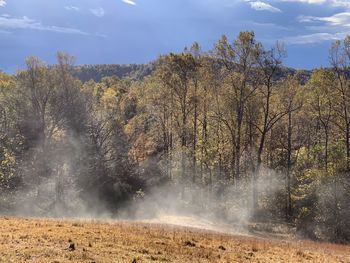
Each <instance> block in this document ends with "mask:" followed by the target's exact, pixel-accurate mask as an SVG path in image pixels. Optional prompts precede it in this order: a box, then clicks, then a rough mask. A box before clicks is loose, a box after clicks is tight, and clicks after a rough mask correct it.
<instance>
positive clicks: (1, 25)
mask: <svg viewBox="0 0 350 263" xmlns="http://www.w3.org/2000/svg"><path fill="white" fill-rule="evenodd" d="M1 29H4V30H11V29H12V30H14V29H31V30H39V31H51V32H57V33H64V34H76V35H90V34H89V33H86V32H84V31H81V30H79V29H75V28H69V27H59V26H46V25H43V24H42V23H41V22H38V21H36V20H34V19H30V18H28V17H26V16H24V17H22V18H15V17H9V16H8V15H5V16H0V30H1Z"/></svg>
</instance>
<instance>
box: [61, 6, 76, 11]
mask: <svg viewBox="0 0 350 263" xmlns="http://www.w3.org/2000/svg"><path fill="white" fill-rule="evenodd" d="M64 8H65V9H66V10H68V11H76V12H79V11H80V8H79V7H76V6H65V7H64Z"/></svg>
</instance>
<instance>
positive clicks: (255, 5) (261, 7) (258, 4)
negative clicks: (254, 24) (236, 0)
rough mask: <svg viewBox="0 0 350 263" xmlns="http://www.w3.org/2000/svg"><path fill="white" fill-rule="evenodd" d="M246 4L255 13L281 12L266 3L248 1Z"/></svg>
mask: <svg viewBox="0 0 350 263" xmlns="http://www.w3.org/2000/svg"><path fill="white" fill-rule="evenodd" d="M248 3H249V4H250V7H251V8H253V9H254V10H257V11H270V12H272V13H279V12H281V10H280V9H278V8H277V7H274V6H272V5H270V4H268V3H264V2H261V1H248Z"/></svg>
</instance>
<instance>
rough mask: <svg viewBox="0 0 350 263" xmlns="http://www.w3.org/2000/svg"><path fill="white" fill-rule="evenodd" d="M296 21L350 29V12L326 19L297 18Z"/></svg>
mask: <svg viewBox="0 0 350 263" xmlns="http://www.w3.org/2000/svg"><path fill="white" fill-rule="evenodd" d="M298 21H299V22H305V23H312V22H324V23H326V24H327V25H329V26H345V27H350V12H342V13H338V14H335V15H332V16H328V17H317V16H299V17H298Z"/></svg>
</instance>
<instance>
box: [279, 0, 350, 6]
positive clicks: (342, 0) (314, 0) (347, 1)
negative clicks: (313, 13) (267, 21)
mask: <svg viewBox="0 0 350 263" xmlns="http://www.w3.org/2000/svg"><path fill="white" fill-rule="evenodd" d="M272 1H274V2H291V3H303V4H311V5H312V4H316V5H321V4H324V5H329V6H332V7H345V8H350V0H272Z"/></svg>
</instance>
